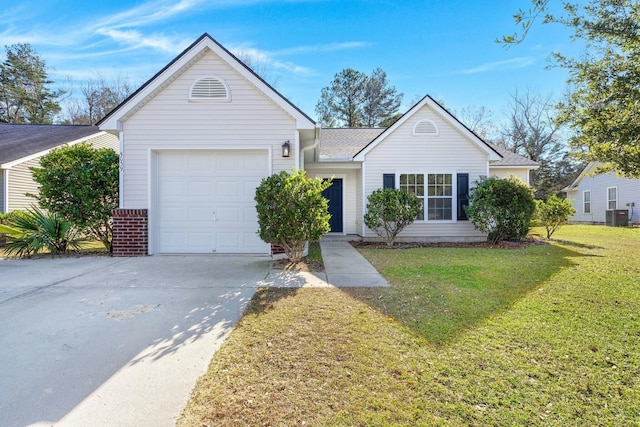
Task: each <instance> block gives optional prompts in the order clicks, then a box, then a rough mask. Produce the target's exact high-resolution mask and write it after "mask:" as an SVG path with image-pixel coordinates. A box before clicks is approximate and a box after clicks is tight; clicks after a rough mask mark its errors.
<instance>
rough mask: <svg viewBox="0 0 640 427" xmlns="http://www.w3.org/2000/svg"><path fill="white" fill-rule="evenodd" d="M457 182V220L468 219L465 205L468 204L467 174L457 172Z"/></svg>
mask: <svg viewBox="0 0 640 427" xmlns="http://www.w3.org/2000/svg"><path fill="white" fill-rule="evenodd" d="M457 182H458V220H460V221H464V220H468V219H469V218H467V212H466V211H465V210H464V207H465V206H469V174H468V173H459V174H458V175H457Z"/></svg>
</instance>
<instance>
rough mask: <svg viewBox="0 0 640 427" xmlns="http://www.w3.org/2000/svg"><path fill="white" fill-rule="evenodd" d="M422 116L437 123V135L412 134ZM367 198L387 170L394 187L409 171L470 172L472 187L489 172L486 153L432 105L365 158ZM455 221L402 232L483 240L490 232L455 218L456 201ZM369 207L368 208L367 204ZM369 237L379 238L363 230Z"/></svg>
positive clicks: (420, 236)
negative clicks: (433, 109) (485, 233)
mask: <svg viewBox="0 0 640 427" xmlns="http://www.w3.org/2000/svg"><path fill="white" fill-rule="evenodd" d="M421 120H431V121H433V122H434V123H435V124H436V126H437V127H438V130H439V136H438V137H437V138H426V137H425V138H419V137H415V136H414V135H413V129H414V126H415V125H416V123H417V122H419V121H421ZM363 171H364V174H365V177H364V179H365V187H364V192H365V194H364V200H366V197H367V196H368V195H369V194H371V193H372V192H373V191H374V190H376V189H378V188H382V185H383V182H382V180H383V174H384V173H395V174H396V186H397V187H399V175H400V174H405V173H440V171H442V172H445V173H450V174H452V176H453V178H454V179H453V181H454V182H453V187H452V188H453V189H454V190H455V188H456V186H455V175H456V174H458V173H468V174H469V187H470V188H473V187H474V186H475V185H476V181H477V180H478V179H479V178H480V177H481V176H486V175H487V173H488V158H487V153H486V152H483V151H482V150H481V149H480V148H479V147H478V146H477V145H475V143H473V142H471V141H469V140H468V139H467V138H466V137H465V136H463V135H462V134H461V133H460V132H459V131H458V130H457V129H455V128H454V127H453V126H451V125H450V124H449V123H448V122H446V121H445V120H444V119H443V118H442V117H441V116H440V115H438V114H437V113H435V112H434V111H432V110H431V109H430V108H429V107H428V106H425V107H423V108H422V109H421V110H420V111H417V112H416V113H415V114H414V115H413V116H412V117H410V118H408V119H407V121H406V122H405V123H403V125H402V126H400V127H398V128H397V129H396V130H394V131H393V132H392V133H390V134H389V135H387V137H386V138H385V139H384V140H383V141H381V142H380V144H379V145H378V146H376V147H375V148H374V149H373V150H371V151H370V152H369V153H367V155H366V156H365V165H364V169H363ZM453 202H454V203H453V205H454V207H453V209H454V211H453V213H452V215H453V216H452V217H453V220H451V221H416V222H414V223H413V224H411V225H410V226H408V227H407V228H406V229H405V230H403V232H402V233H401V234H400V237H401V238H402V237H403V236H404V237H406V238H411V239H415V240H433V241H436V240H441V241H451V240H483V239H485V238H486V235H484V234H483V233H480V232H478V231H477V230H475V229H474V227H473V224H471V221H457V220H456V207H455V205H456V203H455V200H454V201H453ZM364 209H366V207H365V208H364ZM365 235H366V237H376V235H375V233H374V232H373V231H371V230H367V229H365Z"/></svg>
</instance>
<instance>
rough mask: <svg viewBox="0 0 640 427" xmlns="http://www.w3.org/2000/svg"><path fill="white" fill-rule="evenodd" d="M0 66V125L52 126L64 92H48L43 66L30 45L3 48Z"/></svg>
mask: <svg viewBox="0 0 640 427" xmlns="http://www.w3.org/2000/svg"><path fill="white" fill-rule="evenodd" d="M5 50H6V56H7V57H6V59H5V60H4V61H3V62H2V63H1V64H0V122H5V123H36V124H41V123H51V122H52V121H53V118H54V116H55V115H56V114H58V113H59V112H60V105H59V99H60V97H61V96H62V95H63V91H61V90H58V91H54V90H52V89H51V88H50V85H51V84H52V83H53V81H51V80H49V77H48V76H47V67H46V64H45V62H44V61H43V60H42V59H40V57H39V56H38V54H37V53H36V52H35V51H34V50H33V48H32V47H31V45H29V44H24V43H21V44H14V45H11V46H5Z"/></svg>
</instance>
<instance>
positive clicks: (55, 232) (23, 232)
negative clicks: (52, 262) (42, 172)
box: [0, 207, 85, 256]
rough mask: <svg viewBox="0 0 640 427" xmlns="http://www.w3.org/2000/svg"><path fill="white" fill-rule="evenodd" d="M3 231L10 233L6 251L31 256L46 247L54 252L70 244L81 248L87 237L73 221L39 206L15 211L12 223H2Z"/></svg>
mask: <svg viewBox="0 0 640 427" xmlns="http://www.w3.org/2000/svg"><path fill="white" fill-rule="evenodd" d="M0 232H2V233H6V234H7V246H6V249H5V250H6V252H7V253H8V254H9V255H16V256H29V255H32V254H36V253H38V252H40V251H42V250H44V249H46V250H48V251H49V252H50V253H51V256H55V255H56V254H59V253H64V252H67V249H69V248H72V249H79V248H80V243H81V242H82V241H84V240H85V239H84V238H82V237H80V233H79V230H78V228H77V227H76V226H74V225H73V224H72V223H70V222H68V221H65V220H63V219H62V218H61V217H60V216H59V215H58V214H55V213H53V214H47V213H45V212H42V211H41V210H40V209H38V208H36V207H32V208H31V209H28V210H27V212H25V213H22V214H20V215H15V216H14V218H13V219H12V221H11V222H10V224H9V225H0Z"/></svg>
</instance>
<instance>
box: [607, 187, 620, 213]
mask: <svg viewBox="0 0 640 427" xmlns="http://www.w3.org/2000/svg"><path fill="white" fill-rule="evenodd" d="M617 208H618V187H609V188H607V209H617Z"/></svg>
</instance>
